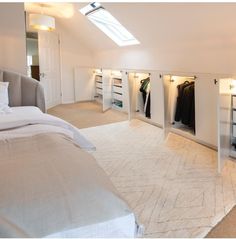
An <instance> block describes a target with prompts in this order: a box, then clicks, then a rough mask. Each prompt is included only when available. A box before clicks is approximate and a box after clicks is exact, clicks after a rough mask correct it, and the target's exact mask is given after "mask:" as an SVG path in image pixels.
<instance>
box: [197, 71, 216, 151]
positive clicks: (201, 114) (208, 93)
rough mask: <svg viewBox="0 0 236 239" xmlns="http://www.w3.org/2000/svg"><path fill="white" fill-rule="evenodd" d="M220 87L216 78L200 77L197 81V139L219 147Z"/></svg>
mask: <svg viewBox="0 0 236 239" xmlns="http://www.w3.org/2000/svg"><path fill="white" fill-rule="evenodd" d="M218 93H219V91H218V85H217V84H215V77H214V76H209V75H200V76H198V77H197V79H196V81H195V124H196V138H197V139H198V140H200V141H202V142H204V143H206V144H208V145H209V146H214V147H217V144H218V142H217V141H218V140H217V139H218V136H217V133H218V132H217V128H218V124H217V116H218V113H217V112H218V110H217V104H218Z"/></svg>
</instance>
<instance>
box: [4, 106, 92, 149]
mask: <svg viewBox="0 0 236 239" xmlns="http://www.w3.org/2000/svg"><path fill="white" fill-rule="evenodd" d="M46 132H56V133H62V134H65V135H67V136H69V137H70V138H71V139H73V140H74V141H75V142H76V143H77V144H78V145H79V146H80V148H82V149H85V150H95V149H96V148H95V146H94V145H93V144H92V143H91V142H90V141H89V140H87V139H86V138H85V137H84V136H83V135H82V134H81V133H80V131H79V129H77V128H76V127H74V126H73V125H71V124H69V123H68V122H66V121H64V120H62V119H59V118H57V117H54V116H52V115H49V114H44V113H42V112H41V111H40V110H39V109H38V108H37V107H33V106H24V107H12V108H11V111H10V112H7V113H5V114H1V115H0V140H5V139H10V138H17V137H27V136H32V135H36V134H41V133H46Z"/></svg>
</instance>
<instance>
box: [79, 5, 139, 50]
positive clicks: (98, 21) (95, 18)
mask: <svg viewBox="0 0 236 239" xmlns="http://www.w3.org/2000/svg"><path fill="white" fill-rule="evenodd" d="M80 12H81V13H82V14H83V15H85V16H86V17H88V19H89V20H90V21H91V22H92V23H93V24H94V25H95V26H97V27H98V28H99V29H100V30H101V31H102V32H103V33H105V34H106V35H107V36H108V37H109V38H111V39H112V40H113V41H114V42H115V43H116V44H117V45H118V46H130V45H137V44H140V42H139V41H138V40H137V39H136V38H135V37H134V36H133V35H132V34H131V33H130V32H129V31H128V30H127V29H126V28H125V27H124V26H123V25H122V24H121V23H120V22H119V21H118V20H117V19H116V18H115V17H113V16H112V15H111V13H109V12H108V11H107V10H106V9H105V8H103V7H102V6H101V4H100V3H98V2H94V3H91V4H89V5H87V6H85V7H84V8H82V9H80Z"/></svg>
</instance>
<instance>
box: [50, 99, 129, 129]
mask: <svg viewBox="0 0 236 239" xmlns="http://www.w3.org/2000/svg"><path fill="white" fill-rule="evenodd" d="M48 113H49V114H51V115H54V116H57V117H59V118H62V119H64V120H66V121H68V122H70V123H71V124H73V125H74V126H76V127H78V128H88V127H93V126H98V125H104V124H110V123H114V122H120V121H124V120H127V119H128V115H127V114H125V113H122V112H120V111H117V110H113V109H111V110H108V111H106V112H104V113H103V112H102V106H101V104H98V103H96V102H83V103H75V104H66V105H58V106H56V107H53V108H51V109H49V110H48Z"/></svg>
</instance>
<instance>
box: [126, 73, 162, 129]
mask: <svg viewBox="0 0 236 239" xmlns="http://www.w3.org/2000/svg"><path fill="white" fill-rule="evenodd" d="M128 82H129V100H130V107H129V118H130V119H132V118H139V119H142V120H144V121H147V122H149V123H152V124H155V125H157V126H159V127H163V125H164V94H163V83H162V80H161V75H160V73H158V72H142V71H141V72H129V73H128Z"/></svg>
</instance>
